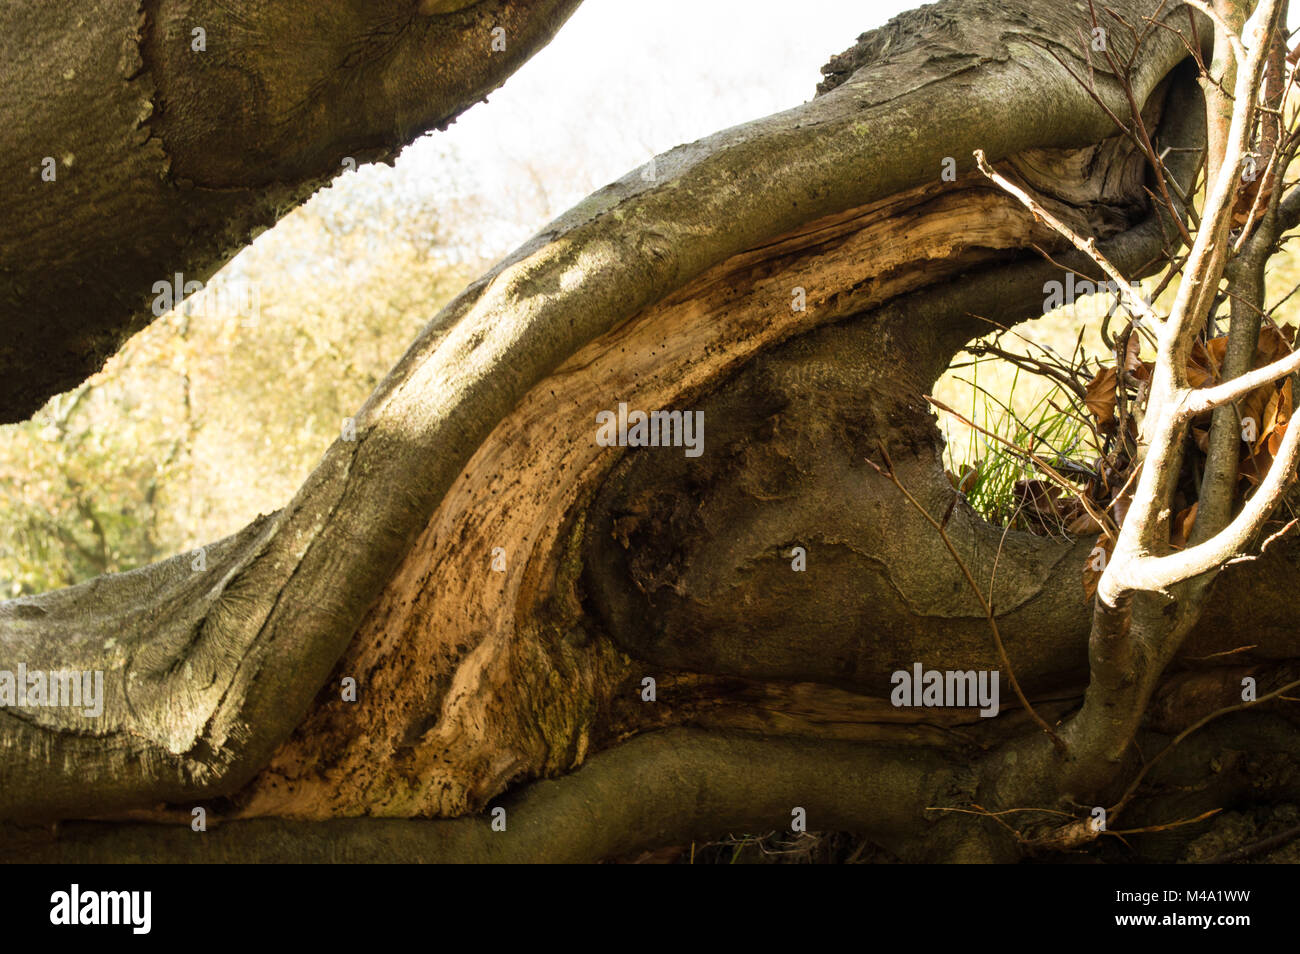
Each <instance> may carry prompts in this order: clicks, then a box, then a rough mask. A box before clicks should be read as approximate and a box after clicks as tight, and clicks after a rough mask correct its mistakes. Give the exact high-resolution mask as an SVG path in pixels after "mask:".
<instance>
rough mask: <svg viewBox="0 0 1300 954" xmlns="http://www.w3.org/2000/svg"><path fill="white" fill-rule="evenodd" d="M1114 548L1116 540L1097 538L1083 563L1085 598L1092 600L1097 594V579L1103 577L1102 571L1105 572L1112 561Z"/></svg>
mask: <svg viewBox="0 0 1300 954" xmlns="http://www.w3.org/2000/svg"><path fill="white" fill-rule="evenodd" d="M1114 548H1115V543H1114V541H1113V540H1111V539H1109V538H1108V537H1098V538H1097V542H1096V544H1095V545H1094V546H1093V548H1092V551H1091V552H1090V553H1089V554H1088V559H1087V560H1085V561H1084V564H1083V596H1084V599H1087V600H1091V599H1092V598H1093V597H1094V596H1096V595H1097V581H1098V580H1100V579H1101V575H1102V573H1104V572H1105V570H1106V564H1107V563H1109V562H1110V555H1111V551H1112V550H1114Z"/></svg>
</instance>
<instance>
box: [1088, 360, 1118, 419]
mask: <svg viewBox="0 0 1300 954" xmlns="http://www.w3.org/2000/svg"><path fill="white" fill-rule="evenodd" d="M1115 386H1116V376H1115V369H1114V368H1110V367H1107V368H1100V369H1098V371H1097V373H1096V374H1094V375H1093V377H1092V380H1091V381H1089V382H1088V387H1087V389H1086V390H1085V391H1084V398H1083V403H1084V404H1086V405H1087V406H1088V410H1089V411H1090V412H1091V413H1092V416H1093V417H1095V418H1096V419H1097V423H1098V424H1109V423H1110V422H1111V421H1113V420H1114V419H1115Z"/></svg>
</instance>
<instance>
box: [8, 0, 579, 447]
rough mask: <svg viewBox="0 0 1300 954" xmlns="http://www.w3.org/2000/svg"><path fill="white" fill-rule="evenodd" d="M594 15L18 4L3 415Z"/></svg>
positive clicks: (92, 366)
mask: <svg viewBox="0 0 1300 954" xmlns="http://www.w3.org/2000/svg"><path fill="white" fill-rule="evenodd" d="M579 2H580V0H481V2H476V3H472V4H467V3H457V4H441V5H439V4H427V3H426V4H420V3H418V2H417V0H382V2H374V0H368V2H363V0H334V2H329V3H324V4H313V3H274V2H269V0H256V2H243V3H240V4H237V5H231V4H228V3H220V2H214V0H143V2H142V0H59V2H55V3H42V4H22V3H10V4H5V6H4V8H3V9H2V10H0V58H3V60H4V62H5V64H6V71H5V82H4V83H3V84H0V116H3V117H4V118H5V124H4V128H3V130H0V152H3V154H4V155H5V156H6V157H7V160H8V170H9V171H8V174H7V175H6V181H7V183H8V188H6V189H5V190H4V191H3V192H0V315H3V316H4V322H5V327H6V329H7V332H8V334H7V335H6V340H5V342H4V345H3V346H2V347H0V423H9V422H12V421H20V420H23V419H24V418H26V417H29V416H31V414H32V413H33V412H34V411H36V410H37V409H38V408H39V407H40V406H41V405H42V404H43V403H44V402H45V400H46V399H47V398H49V397H51V396H52V395H54V394H58V393H59V392H61V391H65V390H67V389H69V388H71V387H72V386H74V385H76V384H78V383H80V382H81V381H83V380H84V379H85V378H87V377H88V376H90V375H91V374H93V373H94V372H95V371H98V370H99V368H100V367H101V366H102V365H103V363H104V361H105V360H106V359H107V358H108V357H109V356H110V355H111V354H113V353H114V352H115V351H116V350H117V349H118V347H119V346H120V345H121V344H122V343H123V342H124V341H125V340H126V338H127V337H129V336H130V335H131V334H133V333H135V332H136V331H138V330H140V329H141V328H142V327H144V326H145V325H146V324H147V323H148V322H150V321H152V320H153V318H154V317H155V315H156V314H162V313H163V312H161V311H158V312H155V310H154V307H153V306H154V303H155V300H156V299H157V297H158V295H159V292H158V291H156V290H155V288H154V286H155V283H158V282H163V283H165V284H166V285H168V286H170V285H173V284H174V283H175V281H176V279H175V276H176V275H178V274H179V275H180V276H181V279H180V284H181V288H182V289H184V288H185V287H186V286H187V285H188V284H189V283H191V282H200V283H201V282H206V281H207V280H208V278H209V277H211V275H212V274H213V273H214V272H216V270H217V269H218V268H220V267H221V266H222V265H224V264H225V263H226V262H227V261H229V260H230V258H232V257H233V256H234V255H235V253H236V252H238V251H239V250H240V249H241V248H243V247H244V246H245V245H247V244H248V243H249V242H250V241H251V240H252V239H253V238H254V237H255V236H256V235H257V234H258V233H260V232H263V231H265V230H266V229H267V228H269V227H270V226H271V225H273V224H274V223H275V221H276V220H277V219H279V218H280V217H281V216H282V215H284V214H286V213H287V212H289V211H290V210H291V209H293V208H294V207H295V206H297V205H298V204H300V203H301V202H303V201H304V200H305V199H306V198H307V197H308V196H310V195H311V194H312V193H313V192H315V191H316V190H317V189H318V188H320V187H322V186H323V185H325V184H326V183H328V182H329V181H330V179H332V178H333V177H334V176H335V175H337V174H338V173H339V172H340V171H342V170H343V169H344V168H346V166H345V165H344V160H345V159H348V158H351V159H353V160H355V162H356V163H360V162H367V161H381V160H382V161H389V160H391V159H392V158H393V157H394V156H395V155H396V154H397V151H398V150H399V149H400V148H401V147H402V146H404V145H406V144H407V143H409V142H411V141H412V140H413V139H415V138H416V137H417V136H419V135H421V134H423V133H425V132H427V131H429V130H431V129H445V128H446V127H447V126H448V125H449V124H450V123H451V122H452V121H453V120H455V118H456V117H457V116H458V115H459V114H460V113H462V112H463V111H464V110H466V109H468V108H469V107H470V106H472V105H473V104H474V103H476V102H478V101H479V100H481V99H483V98H484V97H485V96H486V95H487V94H488V93H490V92H491V91H492V90H494V89H495V88H497V87H498V86H500V85H501V84H502V83H503V82H504V81H505V79H506V78H507V77H508V76H509V75H510V74H511V73H513V72H514V71H515V70H516V69H518V68H519V66H520V65H522V64H523V62H524V61H526V60H527V59H528V58H529V57H530V56H531V55H532V54H533V53H534V52H536V51H537V50H538V49H539V48H540V47H542V46H544V45H545V44H546V43H547V42H548V41H549V40H550V38H551V37H552V36H553V35H554V33H555V31H556V30H557V29H559V27H560V25H561V24H562V23H563V22H564V20H565V19H566V18H567V17H568V15H569V14H570V13H572V11H573V10H574V9H575V8H576V7H577V5H578V3H579ZM497 28H500V29H501V30H503V31H504V32H503V33H502V34H499V36H500V37H501V38H502V39H503V41H504V49H503V50H500V51H495V52H494V50H493V41H494V34H493V30H494V29H497ZM196 30H197V31H202V33H201V35H200V36H198V37H196V35H195V32H194V31H196ZM199 45H201V46H202V49H196V46H199ZM498 46H500V43H498ZM353 167H355V163H354V166H353ZM50 175H52V176H53V178H52V179H50V178H48V177H49V176H50ZM186 294H188V292H186ZM174 297H175V296H174ZM177 303H179V302H177ZM165 310H166V309H164V311H165Z"/></svg>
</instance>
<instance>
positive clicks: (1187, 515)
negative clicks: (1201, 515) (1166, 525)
mask: <svg viewBox="0 0 1300 954" xmlns="http://www.w3.org/2000/svg"><path fill="white" fill-rule="evenodd" d="M1199 507H1200V502H1199V501H1198V502H1196V503H1194V504H1192V505H1191V506H1190V507H1188V508H1187V509H1186V510H1182V511H1180V512H1179V514H1178V516H1176V517H1174V525H1173V527H1172V528H1171V533H1170V535H1169V542H1170V544H1172V545H1173V546H1175V547H1177V548H1178V549H1180V550H1181V549H1182V548H1183V547H1185V546H1187V541H1188V540H1190V539H1191V537H1192V527H1194V526H1195V525H1196V511H1197V508H1199Z"/></svg>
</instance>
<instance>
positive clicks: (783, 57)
mask: <svg viewBox="0 0 1300 954" xmlns="http://www.w3.org/2000/svg"><path fill="white" fill-rule="evenodd" d="M918 5H920V4H919V3H917V2H916V0H868V2H862V0H800V2H798V3H791V2H790V0H655V2H634V0H585V2H584V3H583V4H582V5H581V6H580V7H579V8H578V10H577V12H576V13H574V14H573V16H572V17H571V18H570V19H569V21H568V22H567V23H566V24H565V25H564V26H563V27H562V28H561V30H560V32H559V34H558V35H557V36H556V38H555V39H554V40H553V41H552V42H551V43H550V45H548V46H547V47H545V48H544V49H543V50H542V51H541V52H539V53H538V54H537V55H536V56H534V57H533V58H532V60H530V61H529V62H528V63H527V64H526V65H525V66H524V67H523V68H522V69H520V70H519V72H517V73H516V74H515V75H514V76H512V77H511V78H510V79H509V80H508V81H507V82H506V84H505V86H504V87H503V88H502V89H500V90H498V91H497V92H496V93H493V94H492V96H491V97H489V100H488V102H487V103H486V104H479V105H477V106H475V107H473V108H472V109H470V110H469V111H468V112H467V113H465V114H464V115H462V116H461V118H460V119H459V120H457V121H456V123H455V124H453V125H452V126H451V127H450V129H448V130H447V131H446V132H441V133H434V134H432V135H430V136H428V137H425V138H423V139H421V140H420V141H418V142H417V143H415V144H413V145H412V146H410V147H409V148H408V149H406V150H405V151H404V152H403V153H402V155H401V156H400V158H399V159H398V161H397V163H396V166H395V168H391V169H390V168H387V167H384V166H375V167H370V168H363V169H362V170H360V172H359V173H358V174H356V175H351V174H349V175H345V176H343V177H341V179H340V180H338V181H337V185H336V188H335V190H332V191H335V192H337V193H343V194H342V195H338V198H339V199H343V200H344V201H348V200H349V198H351V199H361V198H362V197H361V196H359V195H355V194H351V195H350V196H349V194H350V193H352V189H354V188H356V187H359V186H360V187H363V188H365V189H367V190H369V189H381V190H394V191H395V192H396V194H397V195H399V196H401V197H402V199H403V201H408V202H411V203H419V204H421V205H427V206H429V207H432V208H435V209H436V208H438V207H439V206H440V205H442V204H444V203H445V201H448V200H460V201H461V202H465V201H466V200H468V202H469V203H470V207H471V208H472V210H473V212H474V213H475V217H476V218H477V219H478V222H477V225H478V227H479V228H481V229H482V230H483V233H484V235H485V236H486V241H485V245H486V246H487V247H489V248H493V249H494V251H495V252H496V253H498V254H499V253H500V252H502V251H504V250H506V249H508V248H509V247H512V246H513V245H515V244H517V243H518V242H521V241H523V240H524V239H525V238H527V237H528V236H529V235H531V234H532V233H533V232H535V231H537V230H538V229H539V228H540V227H541V226H543V225H545V224H546V222H547V221H549V220H550V219H551V218H552V217H554V216H555V215H558V214H559V213H561V212H563V211H564V210H565V209H567V208H569V207H570V206H572V205H573V204H575V203H576V202H577V201H579V200H580V199H582V198H583V197H584V196H586V195H587V194H588V193H590V192H592V191H594V190H595V189H597V188H599V187H600V186H602V185H604V184H606V183H607V182H610V181H612V180H614V179H617V178H619V177H620V176H622V175H623V174H624V173H626V172H628V171H630V170H631V169H634V168H636V167H637V166H639V165H641V164H642V163H644V162H646V161H647V160H648V159H649V158H650V157H651V156H653V155H656V154H658V153H661V152H665V151H667V150H668V149H671V148H672V147H674V146H676V145H679V144H680V143H683V142H691V141H694V140H696V139H699V138H701V137H703V136H707V135H709V134H710V133H712V132H715V131H717V130H719V129H724V128H726V127H728V126H733V125H736V124H737V123H741V122H745V121H747V120H750V119H756V118H759V117H762V116H766V115H768V114H770V113H774V112H777V111H779V110H782V109H788V108H790V107H792V106H796V105H798V104H799V103H802V102H804V101H806V100H808V99H811V98H812V96H813V93H814V91H815V89H816V86H817V82H818V80H819V79H820V78H821V74H820V72H819V69H820V67H821V66H822V64H823V63H825V62H826V61H827V60H828V59H829V58H830V57H831V55H833V54H835V53H839V52H841V51H843V50H845V49H847V48H848V47H850V46H851V45H852V44H853V42H854V41H855V40H856V38H857V37H858V35H859V34H861V33H863V32H865V31H866V30H869V29H872V28H873V27H876V26H879V25H881V24H883V23H884V22H885V21H887V20H888V19H889V18H890V17H892V16H894V15H895V14H896V13H898V12H900V11H902V10H905V9H908V8H910V7H913V6H918ZM350 180H353V181H350ZM439 199H442V200H444V202H441V203H440V201H439Z"/></svg>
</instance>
